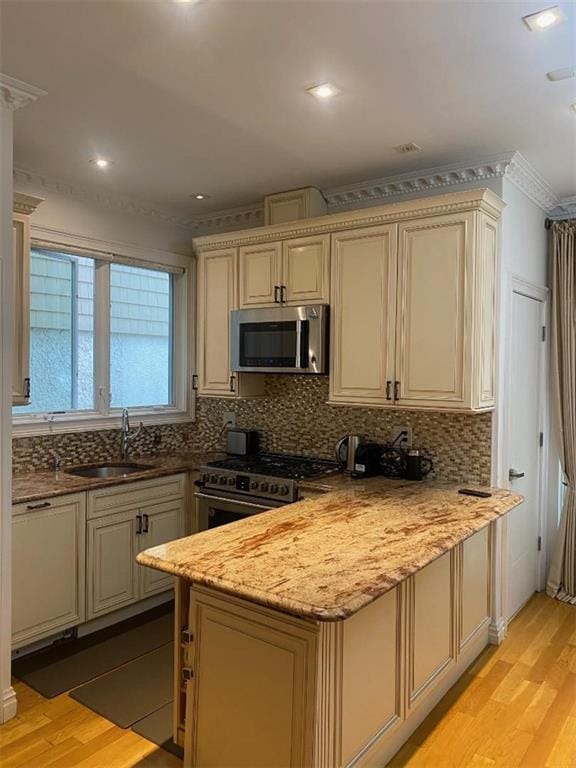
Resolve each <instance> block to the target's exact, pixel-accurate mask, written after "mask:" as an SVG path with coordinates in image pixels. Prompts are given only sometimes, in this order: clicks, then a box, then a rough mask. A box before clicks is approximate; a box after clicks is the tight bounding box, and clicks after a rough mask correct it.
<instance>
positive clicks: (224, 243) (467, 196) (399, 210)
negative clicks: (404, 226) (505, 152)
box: [194, 188, 505, 253]
mask: <svg viewBox="0 0 576 768" xmlns="http://www.w3.org/2000/svg"><path fill="white" fill-rule="evenodd" d="M504 206H505V203H504V202H503V201H502V200H501V199H500V198H499V197H498V195H497V194H496V193H495V192H493V191H492V190H491V189H487V188H480V189H472V190H467V191H465V192H454V193H452V194H449V195H441V196H437V197H427V198H419V199H418V200H406V201H403V202H400V203H389V204H388V205H382V206H377V207H374V208H362V209H359V210H355V211H346V212H345V213H335V214H329V215H327V216H319V217H316V218H312V219H302V220H296V221H292V222H289V223H287V224H275V225H271V226H267V227H255V228H253V229H249V230H240V231H237V232H226V233H223V234H218V235H206V236H203V237H196V238H194V246H195V249H196V252H197V253H202V252H206V251H215V250H219V249H222V248H233V247H236V246H242V245H255V244H258V243H266V242H270V241H273V240H288V239H291V238H295V237H303V236H305V235H315V234H320V233H329V232H334V231H338V230H344V229H356V228H357V227H371V226H377V225H379V224H390V223H394V222H399V221H404V220H410V219H417V218H424V217H429V216H440V215H442V214H447V213H461V212H463V211H477V210H480V211H484V212H485V213H486V214H487V215H488V216H491V217H492V218H498V217H499V216H500V214H501V212H502V210H503V209H504Z"/></svg>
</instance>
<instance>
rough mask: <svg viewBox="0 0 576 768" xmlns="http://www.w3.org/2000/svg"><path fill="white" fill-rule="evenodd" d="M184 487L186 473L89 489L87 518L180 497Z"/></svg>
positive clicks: (182, 494)
mask: <svg viewBox="0 0 576 768" xmlns="http://www.w3.org/2000/svg"><path fill="white" fill-rule="evenodd" d="M185 487H186V475H185V474H180V475H169V476H168V477H157V478H154V479H153V480H141V481H139V482H137V483H126V484H125V485H115V486H113V487H112V488H102V489H101V490H97V491H90V492H89V493H88V519H93V518H95V517H103V516H104V515H109V514H112V513H113V512H117V511H118V510H120V509H121V508H123V507H142V506H145V505H147V504H155V503H157V502H159V501H167V500H168V499H175V498H182V497H183V496H184V493H185Z"/></svg>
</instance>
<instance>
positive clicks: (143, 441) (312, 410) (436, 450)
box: [14, 376, 492, 484]
mask: <svg viewBox="0 0 576 768" xmlns="http://www.w3.org/2000/svg"><path fill="white" fill-rule="evenodd" d="M327 400H328V377H326V376H268V377H267V380H266V396H265V397H263V398H259V399H255V400H232V401H231V400H227V399H225V398H221V399H220V398H202V397H201V398H198V401H197V418H196V422H195V423H193V424H175V425H164V426H159V427H148V428H145V429H143V430H142V432H141V434H140V436H139V438H138V440H136V441H135V444H134V452H135V453H138V454H140V455H142V456H145V455H154V454H158V453H166V452H169V451H174V452H182V451H187V450H194V451H205V450H213V449H215V448H219V447H222V446H223V444H224V443H223V439H222V438H221V430H222V416H223V414H224V412H225V411H234V412H235V413H236V425H237V426H239V427H250V428H254V429H258V430H260V432H261V438H262V447H263V448H264V449H265V450H270V451H278V452H284V453H296V454H304V455H313V456H321V457H328V458H331V457H332V456H333V454H334V446H335V444H336V441H337V440H338V439H339V438H340V437H342V435H345V434H348V433H354V434H360V435H366V436H367V437H369V438H370V439H372V440H376V441H379V442H385V441H387V440H388V439H389V438H390V433H391V430H392V429H393V428H394V427H396V426H409V427H411V428H412V433H413V444H414V445H415V446H418V447H419V448H422V449H423V450H424V452H425V453H426V455H428V456H430V457H431V458H432V459H433V461H434V471H433V473H432V477H434V478H435V479H438V480H448V481H454V482H468V483H482V484H487V483H489V482H490V461H491V431H492V415H491V414H490V413H483V414H456V413H454V414H452V413H429V412H423V411H402V412H400V411H398V412H394V413H391V412H389V411H386V410H383V409H378V408H362V407H347V406H340V405H339V406H334V405H328V403H327ZM52 450H55V451H57V453H58V454H60V455H61V457H62V459H63V461H64V463H65V464H68V465H69V464H79V463H83V462H92V461H103V460H106V459H109V458H111V457H117V456H118V451H119V433H118V430H107V431H102V432H87V433H72V434H67V435H54V436H42V437H31V438H21V439H17V440H14V471H15V472H29V471H31V470H34V469H45V468H48V467H50V465H51V461H52V454H51V451H52Z"/></svg>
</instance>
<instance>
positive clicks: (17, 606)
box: [12, 494, 86, 648]
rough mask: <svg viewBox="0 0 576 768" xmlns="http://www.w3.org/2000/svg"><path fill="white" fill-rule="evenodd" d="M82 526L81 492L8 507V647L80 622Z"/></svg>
mask: <svg viewBox="0 0 576 768" xmlns="http://www.w3.org/2000/svg"><path fill="white" fill-rule="evenodd" d="M85 530H86V505H85V497H84V495H83V494H78V495H73V496H61V497H57V498H54V499H50V500H46V501H39V502H32V503H30V504H19V505H17V506H15V507H13V524H12V647H13V648H18V647H20V646H23V645H28V644H30V643H33V642H35V641H37V640H41V639H43V638H45V637H48V636H50V635H53V634H55V633H57V632H62V631H64V630H66V629H68V628H70V627H73V626H75V625H77V624H80V623H82V622H83V621H84V619H85V610H84V605H85V603H84V597H85V573H86V568H85Z"/></svg>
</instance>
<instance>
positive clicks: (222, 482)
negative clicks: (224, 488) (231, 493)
mask: <svg viewBox="0 0 576 768" xmlns="http://www.w3.org/2000/svg"><path fill="white" fill-rule="evenodd" d="M219 482H220V485H226V478H225V477H224V475H222V477H221V478H220V480H219Z"/></svg>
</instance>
